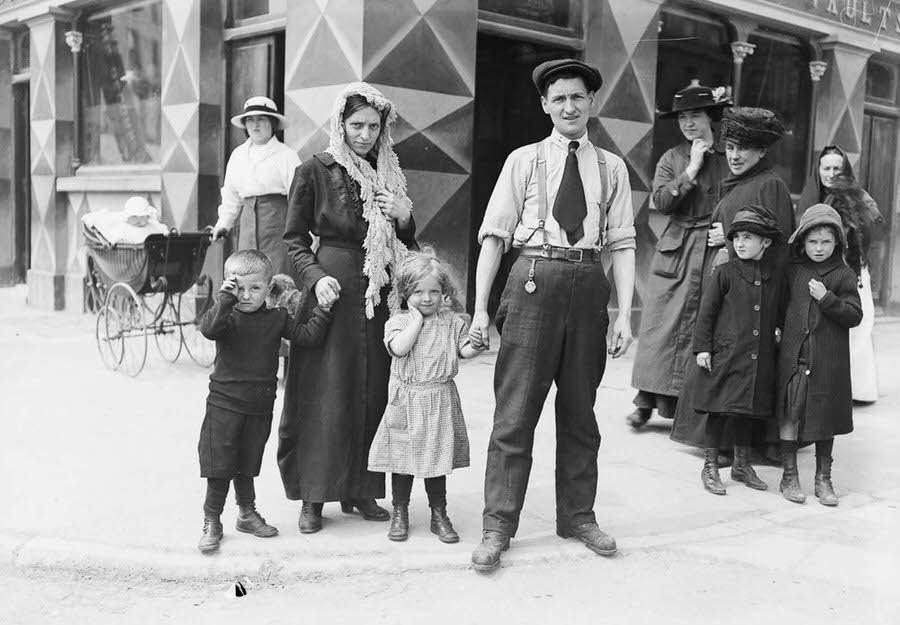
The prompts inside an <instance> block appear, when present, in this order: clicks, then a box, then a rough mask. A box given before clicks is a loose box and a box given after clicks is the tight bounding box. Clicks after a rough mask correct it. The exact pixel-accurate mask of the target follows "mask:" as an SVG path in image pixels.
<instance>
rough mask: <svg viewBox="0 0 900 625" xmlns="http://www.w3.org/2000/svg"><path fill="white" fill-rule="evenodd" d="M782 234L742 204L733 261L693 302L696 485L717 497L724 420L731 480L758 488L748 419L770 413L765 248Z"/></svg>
mask: <svg viewBox="0 0 900 625" xmlns="http://www.w3.org/2000/svg"><path fill="white" fill-rule="evenodd" d="M780 234H781V232H780V231H779V229H778V222H777V221H776V220H775V216H774V215H773V214H772V212H771V211H769V210H768V209H766V208H764V207H762V206H756V205H749V206H745V207H744V208H742V209H741V210H740V211H738V213H737V214H736V215H735V217H734V220H733V221H732V223H731V226H730V227H729V229H728V235H727V236H728V238H729V239H731V240H733V241H734V251H735V254H736V255H737V258H733V259H731V260H730V261H728V262H727V263H725V264H723V265H720V266H719V267H717V268H716V270H715V273H714V274H713V276H712V278H711V279H710V281H709V285H708V286H707V287H705V288H704V291H703V295H702V297H701V299H700V310H699V313H698V317H697V325H696V327H695V328H694V346H693V349H694V353H695V354H696V356H697V364H698V365H699V366H700V367H701V370H700V371H699V375H698V376H697V384H696V388H695V392H694V397H693V399H694V401H693V405H694V410H696V411H697V412H705V413H707V414H708V416H707V419H706V433H705V437H706V442H705V447H706V449H705V452H706V458H705V461H704V464H703V471H702V472H701V474H700V476H701V480H702V482H703V487H704V488H705V489H706V490H707V491H709V492H711V493H713V494H716V495H724V494H725V487H724V486H723V485H722V481H721V479H720V478H719V468H718V463H717V456H718V450H719V444H720V442H721V440H722V431H723V430H724V427H725V423H726V421H727V419H728V418H731V419H732V420H733V423H734V464H733V465H732V467H731V478H732V479H733V480H735V481H738V482H743V483H744V484H746V485H747V486H749V487H750V488H755V489H757V490H765V489H766V488H767V486H766V483H765V482H763V481H762V480H761V479H759V477H758V476H757V475H756V472H755V471H754V470H753V467H752V466H751V464H750V461H749V458H748V457H749V454H750V442H751V436H752V432H753V422H754V420H759V419H763V420H768V419H771V418H772V416H773V413H774V411H773V399H774V395H775V333H776V327H777V326H778V311H779V295H780V294H781V290H782V289H781V284H782V283H783V278H782V275H781V272H780V271H774V270H773V265H772V261H771V260H770V259H769V258H767V257H765V252H766V249H768V248H769V246H770V245H772V243H773V242H774V241H777V240H778V238H779V236H780Z"/></svg>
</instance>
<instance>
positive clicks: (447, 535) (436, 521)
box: [431, 505, 459, 543]
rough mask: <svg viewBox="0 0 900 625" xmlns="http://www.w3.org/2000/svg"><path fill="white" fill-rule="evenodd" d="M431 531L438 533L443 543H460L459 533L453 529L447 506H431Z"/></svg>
mask: <svg viewBox="0 0 900 625" xmlns="http://www.w3.org/2000/svg"><path fill="white" fill-rule="evenodd" d="M431 533H432V534H437V537H438V540H440V541H441V542H442V543H458V542H459V534H457V533H456V530H455V529H453V524H452V523H451V522H450V517H448V516H447V506H446V505H443V506H434V507H432V508H431Z"/></svg>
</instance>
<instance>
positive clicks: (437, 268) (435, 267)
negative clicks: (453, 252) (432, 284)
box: [394, 247, 456, 310]
mask: <svg viewBox="0 0 900 625" xmlns="http://www.w3.org/2000/svg"><path fill="white" fill-rule="evenodd" d="M429 276H435V277H436V278H437V280H438V283H439V284H440V285H441V292H442V293H443V294H444V297H445V298H452V297H454V296H455V295H456V285H455V284H454V282H453V276H452V274H451V271H450V268H449V267H448V266H447V264H446V263H445V262H444V261H442V260H440V259H439V258H438V257H437V256H435V254H434V250H433V249H432V248H430V247H425V248H423V249H422V251H421V252H409V253H407V254H406V256H404V257H403V260H402V261H401V262H400V265H399V266H398V267H397V270H396V272H395V277H394V286H395V288H396V289H397V297H398V298H399V300H400V308H402V309H403V310H407V308H408V306H407V301H409V296H410V295H412V294H413V291H415V288H416V285H417V284H418V283H419V282H421V281H422V280H424V279H425V278H427V277H429Z"/></svg>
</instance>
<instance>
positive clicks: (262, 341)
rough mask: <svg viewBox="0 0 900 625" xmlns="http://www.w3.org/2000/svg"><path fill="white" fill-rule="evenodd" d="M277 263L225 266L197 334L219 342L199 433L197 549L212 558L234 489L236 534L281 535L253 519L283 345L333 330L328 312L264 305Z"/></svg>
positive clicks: (308, 341)
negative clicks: (201, 480) (202, 489)
mask: <svg viewBox="0 0 900 625" xmlns="http://www.w3.org/2000/svg"><path fill="white" fill-rule="evenodd" d="M273 273H274V271H273V269H272V262H271V261H270V260H269V257H268V256H266V255H265V254H264V253H263V252H260V251H257V250H241V251H239V252H236V253H235V254H232V255H231V256H229V257H228V260H226V261H225V281H224V282H223V283H222V288H221V289H220V290H219V294H218V298H217V301H216V304H215V305H214V306H213V307H212V308H211V309H210V310H209V311H208V312H207V313H206V314H205V315H204V316H203V318H202V319H201V320H200V332H202V333H203V336H205V337H206V338H208V339H210V340H213V341H215V342H216V366H215V369H214V370H213V372H212V374H211V375H210V376H209V396H208V397H207V399H206V417H205V418H204V419H203V425H202V427H201V429H200V443H199V444H198V446H197V450H198V452H199V454H200V476H201V477H205V478H206V502H205V503H204V505H203V512H204V515H205V519H204V522H203V536H202V537H201V539H200V543H199V545H198V549H200V551H201V552H203V553H212V552H214V551H216V550H218V548H219V543H220V542H221V540H222V523H221V521H220V519H219V517H220V516H221V514H222V511H223V509H224V507H225V499H226V498H227V496H228V485H229V481H231V480H233V481H234V491H235V499H236V500H237V504H238V506H239V508H240V513H239V515H238V518H237V524H236V526H235V528H236V529H237V530H238V531H239V532H246V533H249V534H253V535H254V536H258V537H260V538H268V537H270V536H274V535H275V534H277V533H278V530H277V529H275V528H274V527H272V526H271V525H269V524H267V523H266V521H265V519H263V518H262V516H260V514H259V513H258V512H257V511H256V493H255V490H254V486H253V478H254V477H256V476H257V475H259V468H260V465H261V464H262V456H263V451H264V450H265V447H266V441H267V440H268V439H269V433H270V432H271V430H272V406H273V404H274V403H275V387H276V384H277V374H278V351H279V348H280V347H281V339H282V338H285V339H289V340H291V341H293V342H295V343H296V344H297V345H308V346H312V345H318V344H320V343H321V342H322V341H324V339H325V333H326V332H327V331H328V325H329V324H330V322H331V311H330V307H329V308H323V307H316V308H315V310H313V311H312V313H311V314H309V311H308V309H307V310H306V314H304V310H305V309H306V308H307V307H305V306H302V305H301V306H300V308H299V310H298V314H297V316H296V318H294V317H292V316H291V315H290V314H288V312H287V310H286V309H284V308H268V307H267V306H266V304H265V300H266V295H267V294H268V293H269V289H270V282H271V279H272V274H273Z"/></svg>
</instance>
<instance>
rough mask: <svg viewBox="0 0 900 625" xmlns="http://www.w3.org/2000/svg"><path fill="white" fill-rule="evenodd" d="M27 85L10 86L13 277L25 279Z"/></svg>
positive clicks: (28, 253)
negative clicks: (13, 229) (11, 94)
mask: <svg viewBox="0 0 900 625" xmlns="http://www.w3.org/2000/svg"><path fill="white" fill-rule="evenodd" d="M29 93H30V88H29V84H28V83H27V82H26V83H19V84H16V85H14V86H13V128H12V134H13V137H12V139H13V176H12V177H13V202H14V203H15V245H16V249H15V271H16V275H15V280H16V281H17V282H25V279H26V274H27V273H28V270H29V269H30V268H31V136H30V130H31V123H30V121H29V118H30V109H29V101H30V100H29Z"/></svg>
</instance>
